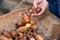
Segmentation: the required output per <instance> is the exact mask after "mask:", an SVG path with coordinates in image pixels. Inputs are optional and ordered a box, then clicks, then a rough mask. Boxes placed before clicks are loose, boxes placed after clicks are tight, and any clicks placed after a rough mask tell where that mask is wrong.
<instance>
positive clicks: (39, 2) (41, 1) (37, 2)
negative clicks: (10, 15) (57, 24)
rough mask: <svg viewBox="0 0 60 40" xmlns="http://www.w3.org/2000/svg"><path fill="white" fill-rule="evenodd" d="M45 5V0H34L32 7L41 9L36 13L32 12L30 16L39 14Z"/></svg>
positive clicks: (46, 4) (46, 3)
mask: <svg viewBox="0 0 60 40" xmlns="http://www.w3.org/2000/svg"><path fill="white" fill-rule="evenodd" d="M47 6H48V2H47V1H46V0H34V2H33V7H35V9H36V8H37V7H40V8H41V9H42V10H41V11H40V12H39V13H37V14H32V16H40V15H41V14H42V13H43V12H44V11H45V9H46V7H47Z"/></svg>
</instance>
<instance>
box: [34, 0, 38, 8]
mask: <svg viewBox="0 0 60 40" xmlns="http://www.w3.org/2000/svg"><path fill="white" fill-rule="evenodd" d="M33 6H34V7H35V8H37V0H34V2H33Z"/></svg>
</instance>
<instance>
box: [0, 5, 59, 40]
mask: <svg viewBox="0 0 60 40" xmlns="http://www.w3.org/2000/svg"><path fill="white" fill-rule="evenodd" d="M22 6H23V5H21V7H20V8H19V9H18V10H17V11H14V12H11V13H8V14H5V15H3V16H0V32H1V31H2V30H3V29H5V30H8V31H11V30H14V29H16V28H15V23H16V22H18V21H21V19H22V13H24V12H26V13H27V14H29V15H30V12H29V11H28V10H29V8H27V9H26V8H25V7H27V6H26V5H24V6H23V7H22ZM22 8H25V9H22ZM20 9H22V10H20ZM30 17H31V19H34V20H35V21H36V22H37V23H36V25H37V26H38V31H37V32H38V33H39V34H41V35H43V36H44V38H45V40H52V38H55V36H56V35H58V34H59V33H60V31H59V30H60V19H58V18H57V17H56V16H54V15H53V14H52V13H50V12H49V10H48V9H46V11H45V12H44V13H43V14H42V15H41V16H39V17H33V16H30ZM53 34H54V35H53ZM51 36H52V37H51Z"/></svg>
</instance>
